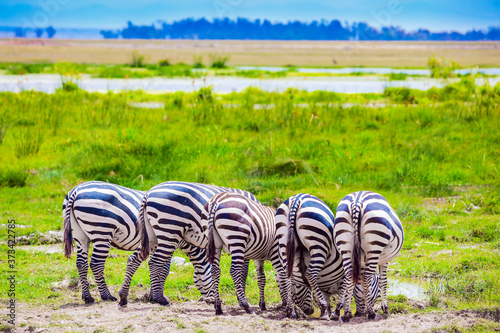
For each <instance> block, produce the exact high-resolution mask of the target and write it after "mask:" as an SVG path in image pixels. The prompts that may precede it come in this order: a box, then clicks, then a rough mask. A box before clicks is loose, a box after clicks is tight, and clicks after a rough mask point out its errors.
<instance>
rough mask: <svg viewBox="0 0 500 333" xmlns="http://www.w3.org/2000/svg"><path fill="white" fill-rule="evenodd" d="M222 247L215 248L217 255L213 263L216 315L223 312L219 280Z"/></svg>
mask: <svg viewBox="0 0 500 333" xmlns="http://www.w3.org/2000/svg"><path fill="white" fill-rule="evenodd" d="M221 252H222V249H215V256H214V262H213V264H212V281H213V285H212V288H213V294H214V308H215V315H216V316H221V315H222V314H223V313H222V302H221V300H220V293H219V280H220V266H219V261H220V255H221Z"/></svg>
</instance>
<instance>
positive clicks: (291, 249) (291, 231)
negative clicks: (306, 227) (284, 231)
mask: <svg viewBox="0 0 500 333" xmlns="http://www.w3.org/2000/svg"><path fill="white" fill-rule="evenodd" d="M298 206H299V200H292V202H291V207H290V214H288V226H289V227H288V242H287V244H286V264H287V276H288V277H289V278H290V277H291V276H292V273H293V265H294V263H295V221H296V220H297V207H298Z"/></svg>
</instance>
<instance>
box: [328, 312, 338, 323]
mask: <svg viewBox="0 0 500 333" xmlns="http://www.w3.org/2000/svg"><path fill="white" fill-rule="evenodd" d="M339 319H340V316H337V315H336V314H335V313H332V315H331V316H330V320H335V321H338V320H339Z"/></svg>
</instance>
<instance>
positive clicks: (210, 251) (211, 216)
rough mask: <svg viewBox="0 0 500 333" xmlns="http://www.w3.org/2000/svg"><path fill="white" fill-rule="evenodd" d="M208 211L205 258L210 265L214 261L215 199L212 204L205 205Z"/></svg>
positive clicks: (216, 204)
mask: <svg viewBox="0 0 500 333" xmlns="http://www.w3.org/2000/svg"><path fill="white" fill-rule="evenodd" d="M207 205H208V207H207V211H208V245H207V258H208V262H209V263H210V264H213V263H214V260H215V235H214V232H215V231H214V220H215V211H216V210H217V206H218V205H219V203H218V202H217V199H216V200H214V201H213V202H212V203H208V204H207Z"/></svg>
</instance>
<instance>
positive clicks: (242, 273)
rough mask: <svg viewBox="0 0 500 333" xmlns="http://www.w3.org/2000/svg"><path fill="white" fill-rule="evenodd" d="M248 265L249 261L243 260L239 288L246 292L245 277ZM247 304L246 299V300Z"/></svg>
mask: <svg viewBox="0 0 500 333" xmlns="http://www.w3.org/2000/svg"><path fill="white" fill-rule="evenodd" d="M249 265H250V260H249V259H245V262H244V263H243V267H242V268H241V287H242V288H243V289H244V290H245V291H246V288H247V277H248V267H249ZM245 297H246V295H245ZM246 300H247V302H248V298H246Z"/></svg>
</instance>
